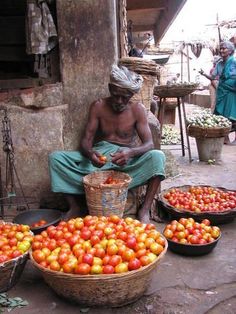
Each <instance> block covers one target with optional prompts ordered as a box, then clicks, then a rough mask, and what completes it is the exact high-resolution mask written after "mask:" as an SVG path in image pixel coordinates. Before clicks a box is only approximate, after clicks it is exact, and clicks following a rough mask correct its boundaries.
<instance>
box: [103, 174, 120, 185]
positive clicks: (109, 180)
mask: <svg viewBox="0 0 236 314" xmlns="http://www.w3.org/2000/svg"><path fill="white" fill-rule="evenodd" d="M121 182H122V180H120V179H115V178H113V177H112V176H109V177H107V179H106V180H105V181H104V182H103V184H118V183H121Z"/></svg>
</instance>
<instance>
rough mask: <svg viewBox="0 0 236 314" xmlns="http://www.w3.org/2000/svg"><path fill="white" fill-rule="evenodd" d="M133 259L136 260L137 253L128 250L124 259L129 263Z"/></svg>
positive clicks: (123, 256)
mask: <svg viewBox="0 0 236 314" xmlns="http://www.w3.org/2000/svg"><path fill="white" fill-rule="evenodd" d="M133 258H135V252H134V251H133V250H132V249H127V250H126V251H125V252H124V254H123V255H122V259H123V260H124V261H127V262H128V261H130V260H131V259H133Z"/></svg>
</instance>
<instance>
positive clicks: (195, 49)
mask: <svg viewBox="0 0 236 314" xmlns="http://www.w3.org/2000/svg"><path fill="white" fill-rule="evenodd" d="M190 47H191V50H192V53H193V54H194V56H195V57H196V58H199V57H200V54H201V52H202V48H203V47H202V44H201V43H197V44H191V45H190Z"/></svg>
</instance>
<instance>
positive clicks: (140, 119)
mask: <svg viewBox="0 0 236 314" xmlns="http://www.w3.org/2000/svg"><path fill="white" fill-rule="evenodd" d="M134 112H135V116H136V131H137V134H138V136H139V138H140V140H141V144H140V145H139V146H138V147H134V148H132V149H131V150H132V153H131V157H134V156H139V155H142V154H144V153H146V152H147V151H149V150H151V149H153V148H154V144H153V139H152V133H151V130H150V127H149V125H148V119H147V113H146V109H145V107H144V106H143V105H142V104H140V103H138V104H136V105H135V108H134Z"/></svg>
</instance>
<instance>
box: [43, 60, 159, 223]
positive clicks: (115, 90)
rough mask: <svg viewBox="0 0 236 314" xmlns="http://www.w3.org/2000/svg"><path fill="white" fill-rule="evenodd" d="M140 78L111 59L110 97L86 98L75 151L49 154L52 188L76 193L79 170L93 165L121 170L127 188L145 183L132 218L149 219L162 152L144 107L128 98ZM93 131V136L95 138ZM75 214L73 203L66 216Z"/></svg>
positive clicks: (79, 189)
mask: <svg viewBox="0 0 236 314" xmlns="http://www.w3.org/2000/svg"><path fill="white" fill-rule="evenodd" d="M142 82H143V79H142V76H141V75H139V74H136V73H134V72H132V71H129V70H128V69H127V68H126V67H124V66H121V67H118V66H116V65H113V67H112V71H111V74H110V83H109V91H110V97H107V98H104V99H98V100H96V101H95V102H93V103H92V104H91V106H90V111H89V117H88V123H87V126H86V128H85V134H84V136H83V137H82V141H81V148H80V152H78V151H57V152H53V153H52V154H50V156H49V168H50V175H51V186H52V191H53V192H62V193H66V194H73V195H76V194H77V195H78V194H80V195H81V194H84V193H85V192H84V186H83V177H84V176H85V175H87V174H89V173H91V172H94V171H98V170H101V171H102V170H111V169H112V170H117V171H123V172H126V173H128V174H129V175H130V176H131V177H132V182H131V183H130V185H129V188H134V187H137V186H140V185H143V184H146V183H147V184H148V187H147V192H146V196H145V199H144V202H143V204H142V206H141V208H140V209H139V210H138V219H139V220H141V221H142V222H144V223H148V222H149V210H150V208H151V205H152V202H153V200H154V197H155V194H156V192H157V190H158V187H159V184H160V182H161V180H164V178H165V174H164V168H165V155H164V154H163V152H161V151H159V150H154V149H153V147H154V145H153V140H152V134H151V131H150V128H149V125H148V121H147V116H146V109H145V107H144V106H143V105H142V104H141V103H138V102H136V101H135V102H134V101H132V99H131V98H132V96H133V95H134V94H135V93H138V92H139V90H140V88H141V86H142ZM97 133H98V134H99V136H100V139H101V140H100V141H99V142H95V138H96V134H97ZM137 136H138V137H139V138H140V141H139V144H137V141H136V139H137ZM101 156H106V157H107V159H108V161H107V162H105V161H102V160H101V159H100V157H101ZM79 215H81V211H80V210H79V207H77V206H73V207H72V208H71V209H70V210H69V212H68V213H67V218H68V219H69V218H71V217H77V216H79Z"/></svg>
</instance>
